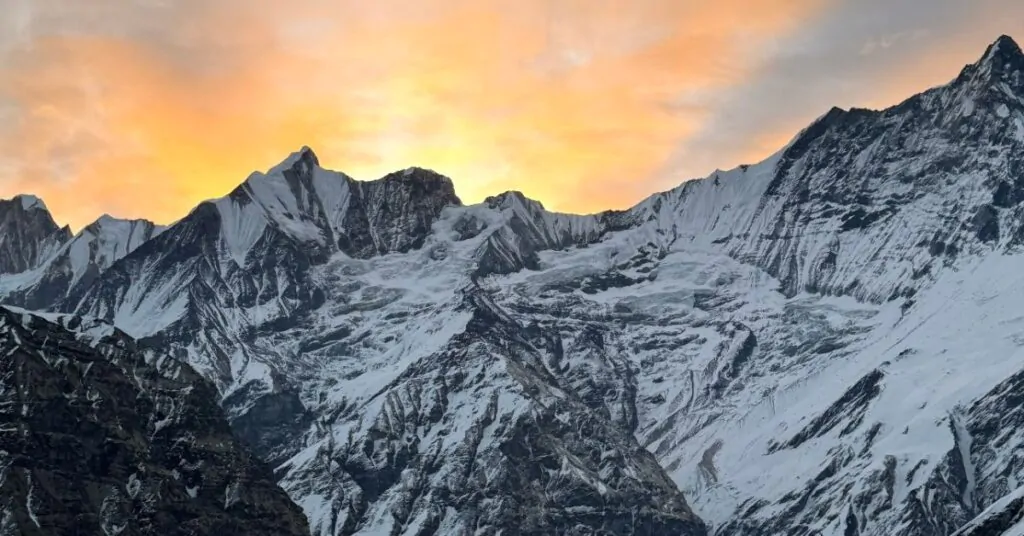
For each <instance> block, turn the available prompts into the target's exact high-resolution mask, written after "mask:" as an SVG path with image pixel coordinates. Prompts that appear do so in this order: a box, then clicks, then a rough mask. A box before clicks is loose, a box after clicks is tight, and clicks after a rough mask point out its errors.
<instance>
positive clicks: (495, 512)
mask: <svg viewBox="0 0 1024 536" xmlns="http://www.w3.org/2000/svg"><path fill="white" fill-rule="evenodd" d="M552 173H553V175H556V174H557V170H553V171H552ZM0 301H2V302H3V303H4V306H3V308H0V333H2V334H3V335H2V336H0V350H3V351H4V353H5V355H6V357H5V358H4V359H5V360H6V361H2V360H0V411H2V412H6V413H8V414H10V415H11V422H12V423H13V424H10V425H9V424H8V423H7V422H4V423H3V424H0V489H10V490H13V491H12V492H11V493H8V494H5V497H8V498H5V499H4V501H6V502H0V534H7V533H8V532H10V533H12V534H19V533H24V534H65V533H68V534H70V533H72V532H67V530H65V531H64V532H61V531H60V530H57V529H54V530H53V531H47V530H46V527H47V523H53V524H57V525H54V526H58V525H59V526H70V525H67V524H68V523H72V522H73V521H74V520H75V519H76V517H75V516H76V515H77V516H86V515H87V516H91V517H88V519H90V520H91V521H90V522H92V523H95V524H96V526H98V527H105V528H102V530H103V531H105V533H107V534H150V533H162V532H153V531H154V530H157V528H155V527H161V526H164V525H161V524H160V523H167V521H166V519H167V518H166V517H161V516H166V515H173V516H177V517H175V519H179V520H192V522H193V523H195V525H194V526H195V527H200V528H201V529H196V531H200V530H209V531H211V533H212V531H213V530H221V531H223V530H229V531H230V530H232V529H224V527H236V529H234V530H255V529H239V528H237V527H257V526H262V527H263V530H265V531H266V530H275V531H278V532H272V533H283V534H287V533H293V532H296V531H298V532H305V531H306V530H307V528H306V520H308V530H309V531H311V533H312V534H314V535H317V536H327V535H331V536H334V535H342V534H366V535H369V534H390V535H428V534H446V535H447V534H580V535H582V534H628V535H662V534H679V535H694V536H698V535H705V534H714V535H722V536H724V535H745V536H761V535H776V534H786V535H794V536H811V535H822V536H825V535H828V536H831V535H842V536H881V535H886V536H888V535H898V536H933V535H949V534H954V533H956V534H959V535H964V536H983V535H1005V536H1009V535H1011V534H1021V533H1024V523H1022V518H1024V506H1022V505H1024V398H1022V394H1021V393H1024V308H1022V306H1021V303H1024V53H1022V51H1021V49H1020V47H1019V46H1018V45H1017V44H1016V43H1015V42H1014V41H1013V40H1012V39H1011V38H1009V37H1005V36H1004V37H1001V38H999V39H998V40H997V41H996V42H994V43H993V44H992V45H991V46H990V47H989V48H988V49H987V50H986V51H985V52H984V54H983V55H982V57H981V59H979V61H978V62H976V63H974V64H971V65H968V66H966V67H965V68H964V69H963V70H962V71H961V73H960V75H959V76H958V77H957V78H956V79H955V80H953V81H951V82H950V83H949V84H947V85H944V86H941V87H937V88H934V89H931V90H928V91H926V92H924V93H921V94H919V95H915V96H913V97H911V98H910V99H908V100H906V101H904V102H902V103H900V104H898V105H896V106H894V107H891V108H888V109H885V110H881V111H871V110H863V109H851V110H842V109H839V108H834V109H832V110H830V111H829V112H827V113H826V114H824V115H823V116H821V117H820V118H818V119H817V120H816V121H815V122H814V123H812V124H811V125H810V126H808V127H807V128H806V129H804V130H803V131H801V132H800V133H799V134H798V135H797V136H796V137H795V138H794V139H793V140H792V141H791V142H790V143H789V144H788V145H786V146H785V147H784V148H783V149H782V150H780V151H779V152H778V153H776V154H775V155H773V156H771V157H769V158H768V159H766V160H764V161H762V162H760V163H757V164H753V165H749V166H747V165H744V166H740V167H738V168H736V169H732V170H728V171H716V172H715V173H713V174H712V175H711V176H709V177H706V178H704V179H699V180H693V181H688V182H685V183H683V184H682V185H680V186H679V187H677V188H675V189H672V190H670V191H667V192H662V193H658V194H655V195H652V196H651V197H649V198H647V199H645V200H644V201H642V202H640V203H639V204H638V205H636V206H634V207H632V208H630V209H628V210H624V211H607V212H603V213H600V214H594V215H570V214H560V213H556V212H551V211H548V210H546V209H545V208H544V206H543V205H542V204H541V203H540V202H538V201H535V200H531V199H529V198H527V197H526V196H524V195H523V194H522V193H519V192H506V193H503V194H500V195H496V196H494V197H490V198H488V199H486V200H485V201H484V202H482V203H479V204H474V205H465V204H463V203H462V201H461V200H460V199H459V197H458V196H457V195H456V193H455V188H454V186H453V183H452V181H451V180H450V179H448V178H447V177H444V176H442V175H439V174H437V173H435V172H433V171H430V170H426V169H420V168H409V169H406V170H404V171H400V172H397V173H393V174H390V175H388V176H386V177H383V178H381V179H378V180H375V181H368V182H363V181H357V180H354V179H352V178H350V177H348V176H347V175H345V174H342V173H338V172H333V171H328V170H326V169H324V168H322V167H321V166H320V163H319V161H318V159H317V157H316V155H315V154H314V152H313V151H312V150H310V149H309V148H302V149H301V150H299V151H298V152H296V153H294V154H292V155H291V156H289V157H288V158H287V159H285V160H284V161H283V162H282V163H281V164H279V165H277V166H275V167H274V168H271V169H270V170H268V171H267V172H266V173H254V174H252V175H251V176H250V177H249V178H248V179H246V180H245V181H244V182H243V183H242V184H241V185H240V186H238V187H237V188H236V189H235V190H233V191H232V192H230V193H229V194H228V195H227V196H225V197H223V198H220V199H215V200H211V201H207V202H203V203H201V204H199V205H198V206H197V207H195V209H193V210H192V211H191V212H190V213H189V214H187V215H185V216H184V217H183V218H181V219H180V220H178V221H177V222H174V223H173V224H171V225H169V226H167V227H162V226H158V225H155V224H153V223H150V222H146V221H141V220H139V221H123V220H117V219H115V218H111V217H108V216H105V217H103V218H101V219H100V220H98V221H97V222H95V223H93V224H91V225H89V226H87V227H86V228H84V229H83V230H82V231H80V232H79V233H77V234H74V235H73V234H72V233H71V232H70V230H69V229H67V228H61V227H59V226H58V225H57V224H56V223H55V222H54V219H53V217H52V215H51V214H50V213H49V212H48V210H47V209H46V206H45V204H44V203H43V201H41V200H39V199H37V198H35V197H32V196H19V197H16V198H15V199H13V200H10V201H0ZM28 310H31V311H35V312H28ZM91 363H100V364H102V366H98V367H95V368H97V369H98V370H95V371H93V368H94V367H92V366H91ZM193 386H194V387H193ZM94 397H98V398H94ZM143 399H144V400H147V402H146V403H145V404H142V405H141V406H139V407H132V408H126V406H130V405H135V404H137V402H136V401H138V400H143ZM25 400H46V401H47V404H48V405H47V406H46V407H47V408H58V407H60V408H65V409H60V410H59V411H57V410H56V409H55V410H54V411H53V412H50V411H43V412H40V411H31V410H30V409H31V408H32V407H33V406H31V405H30V404H26V403H25V402H24V401H25ZM90 404H91V406H90ZM86 406H89V407H91V408H92V409H91V410H90V409H88V408H87V407H86ZM4 408H6V409H4ZM22 408H28V409H22ZM129 409H130V410H131V411H130V412H129V413H130V414H131V415H128V413H125V412H126V411H127V410H129ZM87 415H89V416H88V417H87ZM15 416H17V417H15ZM168 421H170V424H168ZM112 422H113V423H114V424H111V423H112ZM168 426H172V427H173V430H172V431H170V432H165V430H169V428H167V427H168ZM67 430H75V432H73V435H75V436H76V437H79V438H80V440H81V441H83V442H92V443H89V444H90V445H92V446H90V447H89V448H101V447H96V446H95V445H102V444H104V441H103V440H102V439H97V438H103V437H106V438H107V439H106V442H107V443H110V442H113V443H116V444H118V445H128V446H131V449H128V450H125V451H124V452H125V453H111V454H110V456H112V457H113V458H114V459H115V461H114V462H112V463H113V464H114V465H112V466H111V465H104V466H102V467H93V466H90V465H89V464H82V463H71V461H70V460H67V459H56V458H59V457H60V456H58V455H57V451H58V450H59V451H60V452H64V450H65V447H64V446H63V445H70V444H71V443H64V442H65V441H71V439H70V438H68V437H66V434H68V433H69V432H68V431H67ZM4 434H8V435H4ZM12 434H13V435H12ZM18 434H22V435H23V436H25V434H28V435H27V436H25V437H32V438H34V439H33V440H32V441H33V442H32V443H25V440H23V439H18V438H17V437H14V436H15V435H18ZM61 434H65V436H61ZM129 437H130V438H131V440H128V439H125V438H129ZM211 438H216V439H211ZM68 449H70V450H75V451H77V450H78V449H77V447H76V448H72V447H68ZM111 467H114V469H111ZM175 467H178V469H175ZM181 467H187V468H189V469H188V470H189V471H191V472H192V473H195V474H193V475H191V476H190V474H187V473H186V472H185V471H184V470H182V469H180V468H181ZM53 475H60V477H61V478H63V479H65V480H66V481H67V482H72V483H73V485H71V486H70V487H68V486H64V485H62V484H61V485H58V484H56V483H57V482H63V481H60V480H57V479H56V477H55V476H53ZM40 486H43V488H40ZM278 486H279V487H278ZM65 488H67V489H72V490H74V493H77V494H79V495H74V496H71V495H67V494H63V493H58V491H61V489H65ZM40 489H43V491H39V490H40ZM281 490H283V492H284V493H280V491H281ZM285 493H286V494H287V497H285ZM147 494H149V495H147ZM42 497H45V498H46V499H45V500H44V499H43V498H42ZM79 497H88V500H85V499H81V498H79ZM146 497H150V499H146ZM231 497H235V499H231ZM239 497H240V498H239ZM215 498H219V499H216V500H215ZM221 501H222V502H221ZM247 501H248V502H247ZM75 504H82V505H86V506H84V507H82V508H81V510H82V511H83V512H85V511H86V510H87V512H86V513H81V512H78V511H76V509H75V507H73V505H75ZM237 505H246V506H237ZM300 510H301V512H302V513H303V514H304V517H305V518H306V519H305V520H302V519H301V518H302V517H303V516H301V515H298V512H299V511H300ZM168 511H170V512H173V514H166V513H161V512H168ZM266 519H272V520H274V521H273V523H277V525H270V524H269V523H270V522H269V521H261V520H266ZM61 523H64V524H63V525H60V524H61ZM261 523H263V524H262V525H261ZM168 526H169V525H168ZM11 527H13V529H12V528H11ZM112 527H113V528H112ZM115 528H117V529H118V530H114V529H115ZM19 530H20V531H21V532H18V531H19ZM68 530H70V529H68ZM5 531H7V532H5ZM147 531H148V532H147ZM289 531H291V532H289ZM97 533H98V532H97ZM182 533H183V534H184V533H187V532H182ZM193 533H199V532H193ZM202 533H206V532H202ZM254 533H256V532H254Z"/></svg>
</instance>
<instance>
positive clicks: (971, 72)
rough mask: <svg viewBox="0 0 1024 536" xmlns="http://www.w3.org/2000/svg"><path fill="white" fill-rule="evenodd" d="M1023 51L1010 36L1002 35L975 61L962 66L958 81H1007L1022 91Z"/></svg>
mask: <svg viewBox="0 0 1024 536" xmlns="http://www.w3.org/2000/svg"><path fill="white" fill-rule="evenodd" d="M1022 73H1024V52H1022V51H1021V48H1020V45H1018V44H1017V42H1016V41H1014V40H1013V38H1012V37H1010V36H1007V35H1003V36H1001V37H1000V38H999V39H997V40H996V41H995V42H994V43H992V44H991V45H989V46H988V48H987V49H986V50H985V53H984V54H983V55H982V56H981V59H979V60H978V61H977V62H975V63H972V64H970V65H968V66H966V67H964V69H963V71H961V73H960V76H959V77H958V78H957V81H958V82H968V81H973V82H976V83H980V84H993V83H1000V82H1005V83H1009V84H1010V85H1011V86H1012V88H1013V89H1015V90H1017V91H1024V74H1022Z"/></svg>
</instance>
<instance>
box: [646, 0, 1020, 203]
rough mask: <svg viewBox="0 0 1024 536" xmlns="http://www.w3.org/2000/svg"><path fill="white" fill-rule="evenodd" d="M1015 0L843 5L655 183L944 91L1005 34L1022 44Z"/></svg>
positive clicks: (718, 114)
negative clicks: (830, 120) (839, 110)
mask: <svg viewBox="0 0 1024 536" xmlns="http://www.w3.org/2000/svg"><path fill="white" fill-rule="evenodd" d="M1022 15H1024V4H1021V3H1019V2H1016V1H1014V0H979V1H977V2H964V1H962V0H929V1H927V2H926V1H923V0H922V1H910V0H901V1H895V2H893V1H891V0H845V1H844V2H840V3H834V4H832V5H831V6H830V8H829V9H827V10H823V11H822V12H820V14H819V17H818V18H817V19H816V20H814V21H811V22H810V23H809V24H807V25H805V26H804V27H803V28H801V29H800V31H797V32H794V33H793V34H791V35H790V36H789V37H788V38H787V39H785V40H784V41H783V42H782V43H781V44H780V46H779V47H778V49H776V50H774V51H773V53H772V54H771V56H770V57H769V58H768V59H767V60H766V61H765V62H763V63H762V64H761V66H760V68H759V69H758V72H757V73H756V74H754V75H753V76H752V77H751V78H750V81H749V83H747V84H743V85H741V86H737V87H734V88H731V89H730V90H729V91H726V92H725V93H724V94H723V95H721V96H720V100H719V101H718V102H717V103H716V104H715V106H714V107H713V108H714V112H713V113H712V114H711V117H709V119H708V120H707V121H706V122H705V123H704V124H703V125H702V128H701V129H700V130H699V131H698V132H696V133H694V135H692V136H690V137H689V138H688V139H685V140H683V141H682V142H681V143H680V145H679V146H678V147H677V149H676V151H675V152H674V154H673V156H672V157H671V159H670V160H669V162H668V164H667V165H666V167H665V168H664V169H663V170H662V173H663V175H662V176H661V182H662V183H663V184H671V183H674V182H678V181H679V180H681V179H685V178H690V177H693V176H697V174H706V173H707V171H708V170H711V169H714V167H715V166H722V167H731V166H733V165H735V164H738V163H741V162H748V163H749V162H753V161H757V160H760V159H762V158H764V157H767V156H768V155H770V154H771V153H774V152H775V151H777V150H778V149H780V148H781V147H782V146H783V145H784V144H785V143H787V142H788V141H789V139H790V138H791V137H792V136H793V135H794V134H796V133H797V132H798V131H799V130H800V129H801V128H803V127H804V126H806V125H807V124H809V123H810V122H811V121H813V120H814V118H816V117H817V116H819V115H821V114H823V113H825V112H826V111H827V110H828V109H829V108H831V107H832V106H841V107H845V108H849V107H866V108H883V107H887V106H891V105H894V104H897V103H899V102H901V101H902V100H904V99H906V98H909V97H910V96H912V95H913V94H915V93H918V92H920V91H923V90H925V89H928V88H930V87H934V86H937V85H941V84H945V83H947V82H949V81H950V80H952V79H953V78H955V77H956V75H957V74H958V73H959V71H960V69H962V68H963V66H964V65H965V64H968V63H973V62H974V61H976V60H977V59H978V58H979V57H980V56H981V54H982V52H983V51H984V50H985V47H986V46H987V45H988V44H990V43H991V42H992V41H994V40H995V39H996V37H998V36H999V35H1001V34H1004V33H1005V34H1010V35H1020V36H1022V37H1024V22H1022V21H1024V18H1022Z"/></svg>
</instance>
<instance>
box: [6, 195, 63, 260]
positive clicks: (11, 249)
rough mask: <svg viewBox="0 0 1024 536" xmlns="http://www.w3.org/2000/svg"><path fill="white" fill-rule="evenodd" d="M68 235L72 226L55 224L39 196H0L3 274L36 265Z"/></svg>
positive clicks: (51, 252)
mask: <svg viewBox="0 0 1024 536" xmlns="http://www.w3.org/2000/svg"><path fill="white" fill-rule="evenodd" d="M70 239H71V230H70V229H68V228H67V227H64V228H61V227H58V226H57V224H56V223H54V221H53V217H51V216H50V212H49V211H48V210H47V209H46V205H44V204H43V202H42V200H41V199H39V198H38V197H35V196H31V195H19V196H17V197H15V198H14V199H9V200H0V274H3V275H4V276H5V278H6V277H9V276H10V275H12V274H19V273H22V272H27V271H30V270H32V269H33V268H36V267H38V266H39V265H40V264H41V263H42V262H43V261H45V260H46V259H47V258H49V257H50V256H51V255H52V254H53V253H54V252H55V251H56V250H57V248H59V247H60V246H61V245H63V244H64V243H65V242H67V241H68V240H70Z"/></svg>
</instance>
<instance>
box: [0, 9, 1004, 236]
mask: <svg viewBox="0 0 1024 536" xmlns="http://www.w3.org/2000/svg"><path fill="white" fill-rule="evenodd" d="M0 7H2V9H0V198H6V197H11V196H13V195H15V194H18V193H33V194H36V195H38V196H40V197H42V198H43V199H44V200H45V201H46V203H47V205H48V206H49V208H50V210H51V211H52V212H53V213H54V215H55V217H56V219H57V220H58V221H59V222H61V223H68V224H70V225H71V226H72V227H73V228H79V227H81V226H83V225H86V224H88V223H89V222H90V221H92V220H94V219H95V218H97V217H98V216H100V215H101V214H104V213H107V214H112V215H115V216H118V217H128V218H148V219H151V220H154V221H156V222H158V223H170V222H172V221H174V220H176V219H178V218H180V217H182V216H184V215H185V214H186V213H187V212H188V211H189V210H190V209H191V208H192V207H194V206H195V205H196V204H197V203H198V202H200V201H202V200H204V199H209V198H214V197H219V196H222V195H225V194H226V193H227V192H229V191H230V190H231V189H233V188H234V187H235V186H236V185H237V184H239V183H240V182H242V181H243V180H244V179H245V178H246V177H247V176H248V175H249V174H250V173H251V172H252V171H254V170H266V169H268V168H270V167H272V166H273V165H275V164H276V163H278V162H280V161H281V160H283V159H284V158H285V157H287V155H288V154H289V153H291V152H293V151H295V150H297V149H298V148H300V147H302V146H304V145H306V146H310V147H312V148H313V149H314V151H315V152H316V153H317V155H318V156H319V159H320V162H321V164H322V165H323V166H324V167H327V168H330V169H335V170H339V171H343V172H345V173H347V174H349V175H351V176H352V177H355V178H357V179H361V180H371V179H375V178H379V177H381V176H384V175H386V174H387V173H389V172H392V171H396V170H399V169H404V168H407V167H410V166H419V167H426V168H430V169H434V170H436V171H438V172H440V173H443V174H445V175H447V176H449V177H451V178H452V179H453V181H454V182H455V186H456V190H457V192H458V193H459V195H460V197H462V199H463V201H465V202H479V201H481V200H482V199H483V198H485V197H486V196H488V195H494V194H497V193H500V192H503V191H506V190H513V189H514V190H520V191H522V192H524V193H525V194H526V195H528V196H530V197H532V198H535V199H539V200H541V201H542V202H543V203H544V204H545V206H546V207H548V208H549V209H555V210H561V211H568V212H594V211H598V210H603V209H608V208H625V207H628V206H630V205H632V204H634V203H635V202H637V201H639V200H640V199H642V198H644V197H646V196H648V195H650V194H652V193H654V192H657V191H661V190H665V189H669V188H672V187H674V186H676V185H678V184H680V183H681V182H683V181H686V180H689V179H692V178H696V177H702V176H706V175H708V174H710V173H711V172H713V171H714V170H715V169H729V168H732V167H735V166H737V165H740V164H748V163H754V162H756V161H758V160H760V159H763V158H765V157H767V156H769V155H770V154H772V153H774V152H775V151H777V150H778V149H779V148H781V147H782V146H784V145H785V144H786V143H787V142H788V141H789V140H790V139H791V138H792V137H793V136H794V135H795V134H796V133H797V132H798V131H799V130H800V129H801V128H803V127H804V126H806V125H807V124H808V123H809V122H811V121H813V120H814V118H816V117H818V116H820V115H821V114H823V113H824V112H826V111H827V110H828V109H829V108H830V107H832V106H841V107H844V108H847V107H853V106H857V107H868V108H880V107H885V106H889V105H892V104H896V103H898V102H899V101H901V100H903V99H904V98H906V97H909V96H910V95H912V94H913V93H916V92H919V91H921V90H924V89H926V88H928V87H932V86H935V85H940V84H943V83H946V82H947V81H949V80H951V79H952V78H954V77H955V76H956V74H957V73H958V72H959V70H960V69H961V68H962V67H963V65H965V64H967V63H971V62H974V61H975V60H977V59H978V58H979V57H980V56H981V54H982V53H983V51H984V49H985V47H986V46H987V45H988V44H990V43H991V42H992V41H994V40H995V39H996V38H997V37H998V36H999V35H1001V34H1009V35H1011V36H1014V37H1015V38H1017V39H1018V40H1019V41H1024V2H1020V1H1019V0H419V1H412V0H373V1H372V2H367V1H363V0H260V1H253V0H0Z"/></svg>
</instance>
